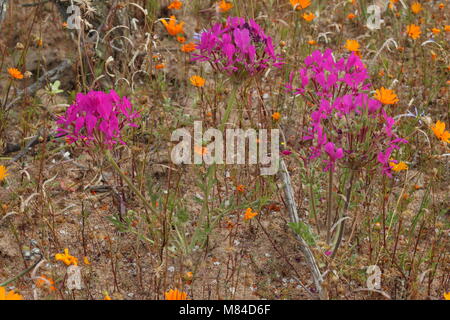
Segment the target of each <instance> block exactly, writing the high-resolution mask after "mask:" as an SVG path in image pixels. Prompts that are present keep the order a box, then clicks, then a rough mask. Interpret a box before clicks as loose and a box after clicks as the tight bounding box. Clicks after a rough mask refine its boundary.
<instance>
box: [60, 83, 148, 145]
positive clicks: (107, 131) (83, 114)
mask: <svg viewBox="0 0 450 320" xmlns="http://www.w3.org/2000/svg"><path fill="white" fill-rule="evenodd" d="M137 117H139V114H138V113H137V112H136V111H134V110H133V106H132V105H131V103H130V101H129V100H128V99H127V98H126V97H123V98H121V97H119V95H118V94H117V93H116V92H115V91H114V90H111V91H110V92H109V93H105V92H102V91H90V92H88V93H87V94H83V93H78V94H77V96H76V99H75V102H74V103H73V104H72V105H71V106H70V107H69V108H68V109H67V111H66V114H65V115H64V116H60V117H59V118H58V120H57V124H58V129H57V131H58V136H63V135H67V137H66V138H67V140H68V142H69V143H74V142H80V143H84V144H86V145H90V144H91V143H94V144H97V145H99V146H101V147H104V148H107V149H111V148H112V147H113V146H114V145H116V144H117V143H121V144H125V143H124V142H123V141H122V138H121V130H122V129H123V128H124V127H125V126H129V127H137V125H136V124H135V123H133V120H134V119H135V118H137Z"/></svg>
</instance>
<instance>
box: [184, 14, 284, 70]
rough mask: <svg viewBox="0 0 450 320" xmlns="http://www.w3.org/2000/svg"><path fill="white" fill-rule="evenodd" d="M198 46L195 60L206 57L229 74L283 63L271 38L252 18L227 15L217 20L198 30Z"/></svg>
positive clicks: (213, 65)
mask: <svg viewBox="0 0 450 320" xmlns="http://www.w3.org/2000/svg"><path fill="white" fill-rule="evenodd" d="M197 49H198V50H199V53H195V54H193V60H194V61H195V60H198V61H208V62H209V63H210V64H211V65H212V67H213V68H214V69H215V70H216V71H219V72H222V73H226V74H228V75H230V76H235V75H250V76H254V75H256V74H258V73H260V72H261V71H263V70H265V69H267V68H269V67H270V66H275V67H279V66H281V65H282V63H281V58H280V56H278V55H276V54H275V49H274V46H273V43H272V38H271V37H269V36H267V35H266V34H265V33H264V31H263V29H262V28H261V27H260V26H259V25H258V24H257V23H256V22H255V21H254V20H252V19H250V20H249V21H246V20H245V19H244V18H239V17H229V18H228V19H227V22H226V24H225V25H223V24H222V23H216V24H215V25H213V26H212V27H211V28H210V29H209V30H206V31H204V32H202V33H201V34H200V39H199V41H198V44H197Z"/></svg>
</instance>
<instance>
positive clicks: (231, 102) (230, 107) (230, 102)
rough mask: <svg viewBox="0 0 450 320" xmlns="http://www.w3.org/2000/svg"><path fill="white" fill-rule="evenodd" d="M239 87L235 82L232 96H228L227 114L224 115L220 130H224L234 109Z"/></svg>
mask: <svg viewBox="0 0 450 320" xmlns="http://www.w3.org/2000/svg"><path fill="white" fill-rule="evenodd" d="M237 89H238V86H237V85H236V84H233V89H231V92H230V96H229V97H228V101H227V109H226V110H225V114H224V115H223V119H222V122H221V123H220V127H219V130H220V131H223V129H224V128H225V124H226V123H227V122H228V119H229V118H230V115H231V112H232V111H233V109H234V106H235V101H236V93H237Z"/></svg>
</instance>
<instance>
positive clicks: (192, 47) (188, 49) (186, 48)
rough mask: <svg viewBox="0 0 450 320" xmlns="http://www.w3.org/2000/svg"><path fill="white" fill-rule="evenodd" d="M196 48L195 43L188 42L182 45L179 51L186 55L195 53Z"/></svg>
mask: <svg viewBox="0 0 450 320" xmlns="http://www.w3.org/2000/svg"><path fill="white" fill-rule="evenodd" d="M196 48H197V47H196V45H195V43H193V42H190V43H186V44H183V45H182V46H181V51H183V52H186V53H190V52H192V51H195V49H196Z"/></svg>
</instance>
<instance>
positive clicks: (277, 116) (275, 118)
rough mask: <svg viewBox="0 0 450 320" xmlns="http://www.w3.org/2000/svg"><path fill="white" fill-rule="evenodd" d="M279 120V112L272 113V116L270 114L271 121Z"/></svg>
mask: <svg viewBox="0 0 450 320" xmlns="http://www.w3.org/2000/svg"><path fill="white" fill-rule="evenodd" d="M280 118H281V114H280V113H279V112H274V114H272V119H273V120H275V121H278V120H280Z"/></svg>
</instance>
